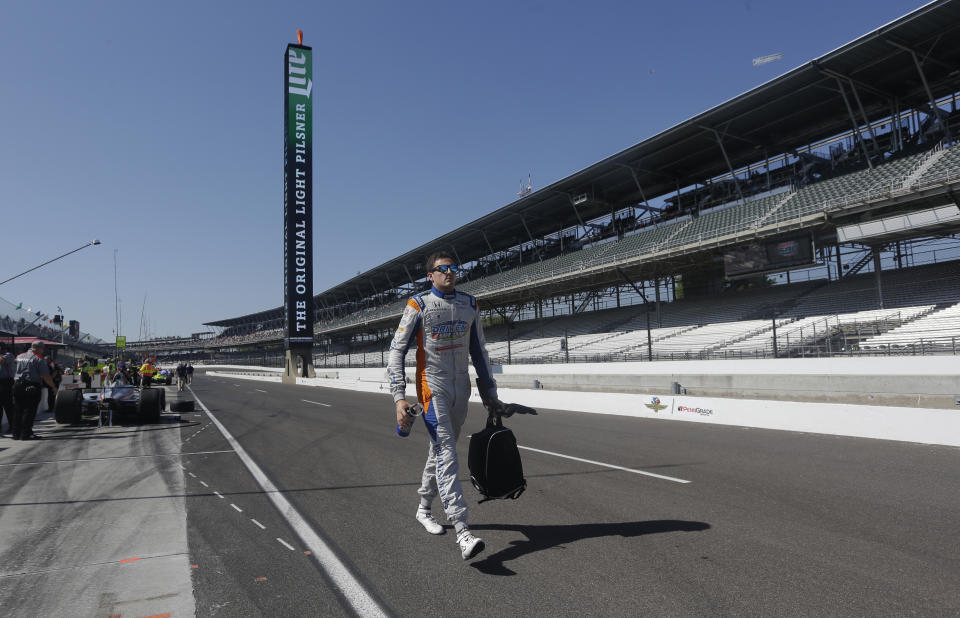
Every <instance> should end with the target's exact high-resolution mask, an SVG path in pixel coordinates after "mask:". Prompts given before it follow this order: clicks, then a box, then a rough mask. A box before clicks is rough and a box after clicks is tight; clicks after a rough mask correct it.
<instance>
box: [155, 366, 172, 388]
mask: <svg viewBox="0 0 960 618" xmlns="http://www.w3.org/2000/svg"><path fill="white" fill-rule="evenodd" d="M153 383H154V384H166V385H167V386H170V385H171V384H173V372H172V371H170V370H169V369H160V370H158V371H157V375H155V376H153Z"/></svg>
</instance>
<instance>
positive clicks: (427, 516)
mask: <svg viewBox="0 0 960 618" xmlns="http://www.w3.org/2000/svg"><path fill="white" fill-rule="evenodd" d="M417 521H419V522H420V525H422V526H423V527H424V528H425V529H426V530H427V532H429V533H430V534H443V532H444V530H443V526H441V525H440V524H439V523H438V522H437V519H436V518H435V517H434V516H433V513H431V512H430V511H428V510H426V509H422V508H419V507H418V508H417Z"/></svg>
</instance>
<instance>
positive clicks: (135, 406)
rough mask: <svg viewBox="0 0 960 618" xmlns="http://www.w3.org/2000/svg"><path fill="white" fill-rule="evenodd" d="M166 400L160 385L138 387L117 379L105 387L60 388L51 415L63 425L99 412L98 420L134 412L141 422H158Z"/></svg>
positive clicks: (110, 420) (103, 420)
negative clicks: (158, 386) (155, 386)
mask: <svg viewBox="0 0 960 618" xmlns="http://www.w3.org/2000/svg"><path fill="white" fill-rule="evenodd" d="M166 404H167V402H166V393H165V392H164V390H163V389H162V388H139V387H136V386H130V385H129V384H126V383H125V382H123V381H119V380H118V381H115V382H114V383H113V384H112V385H111V386H107V387H106V388H85V389H80V388H72V389H64V390H60V391H59V392H57V398H56V400H55V402H54V407H53V416H54V418H55V419H56V421H57V422H58V423H61V424H66V425H70V424H74V423H79V422H80V419H81V418H82V417H83V416H99V422H100V423H104V422H116V421H117V420H118V419H122V418H123V417H125V416H128V415H135V416H136V418H137V421H139V422H141V423H158V422H160V414H161V412H163V409H164V408H165V407H166ZM111 413H112V414H111Z"/></svg>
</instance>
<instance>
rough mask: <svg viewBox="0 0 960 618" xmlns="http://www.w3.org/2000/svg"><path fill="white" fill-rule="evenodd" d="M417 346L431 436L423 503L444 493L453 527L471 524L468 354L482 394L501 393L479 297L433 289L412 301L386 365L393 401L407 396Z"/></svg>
mask: <svg viewBox="0 0 960 618" xmlns="http://www.w3.org/2000/svg"><path fill="white" fill-rule="evenodd" d="M412 345H415V346H416V348H417V376H416V385H417V399H418V400H419V401H420V403H421V404H422V405H423V410H424V413H423V421H424V425H426V427H427V433H428V434H429V435H430V448H429V450H428V452H427V463H426V465H425V466H424V468H423V478H422V480H421V484H420V489H419V490H418V493H419V494H420V504H421V505H422V506H424V507H428V508H429V506H430V505H431V504H432V502H433V499H434V498H436V497H437V495H439V496H440V501H441V502H442V503H443V510H444V512H445V513H446V515H447V519H448V520H449V521H450V522H451V523H453V524H454V526H457V524H460V525H466V523H467V503H466V500H464V497H463V489H462V487H461V486H460V480H459V479H458V478H457V477H458V474H459V465H458V462H457V438H459V437H460V429H461V428H462V427H463V422H464V421H465V420H466V418H467V403H468V401H469V399H470V375H469V373H468V358H467V357H468V355H469V356H470V357H471V358H472V359H473V366H474V369H476V372H477V378H478V380H479V383H480V386H481V389H482V390H483V391H484V392H483V393H482V396H483V398H484V399H485V400H488V399H489V400H496V397H497V383H496V381H494V379H493V376H492V372H491V369H490V360H489V358H488V357H487V350H486V341H485V340H484V338H483V328H482V326H481V324H480V308H479V306H478V304H477V299H476V298H474V297H473V296H470V295H469V294H464V293H463V292H446V293H444V292H441V291H440V290H438V289H437V288H435V287H433V288H431V290H430V291H428V292H423V293H421V294H417V295H416V296H414V297H413V298H411V299H410V300H408V301H407V306H406V307H405V308H404V311H403V317H402V318H401V319H400V326H399V327H398V328H397V332H396V334H395V335H394V336H393V342H392V343H391V344H390V360H389V361H388V363H387V375H388V377H389V379H390V390H391V391H392V393H393V400H394V402H397V401H400V400H401V399H404V395H405V392H406V375H405V373H404V367H403V363H404V358H405V357H406V354H407V350H408V349H409V348H410V347H411V346H412Z"/></svg>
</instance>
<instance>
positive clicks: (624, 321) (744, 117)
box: [159, 0, 960, 367]
mask: <svg viewBox="0 0 960 618" xmlns="http://www.w3.org/2000/svg"><path fill="white" fill-rule="evenodd" d="M957 67H960V1H958V0H944V1H939V2H933V3H931V4H928V5H926V6H924V7H921V8H920V9H917V10H916V11H914V12H913V13H910V14H909V15H906V16H904V17H903V18H900V19H898V20H896V21H894V22H891V23H890V24H887V25H885V26H883V27H881V28H879V29H877V30H875V31H873V32H870V33H868V34H866V35H864V36H863V37H860V38H858V39H857V40H855V41H852V42H850V43H848V44H847V45H844V46H842V47H840V48H838V49H836V50H834V51H832V52H830V53H828V54H826V55H824V56H821V57H819V58H816V59H814V60H811V61H810V62H808V63H806V64H804V65H801V66H800V67H798V68H796V69H794V70H792V71H790V72H788V73H786V74H784V75H782V76H780V77H778V78H776V79H774V80H772V81H770V82H767V83H765V84H762V85H760V86H758V87H757V88H755V89H753V90H751V91H749V92H747V93H744V94H742V95H740V96H738V97H736V98H734V99H731V100H730V101H727V102H724V103H722V104H720V105H718V106H716V107H714V108H712V109H710V110H708V111H706V112H704V113H702V114H700V115H698V116H696V117H694V118H691V119H689V120H686V121H684V122H682V123H680V124H678V125H676V126H674V127H671V128H669V129H667V130H665V131H663V132H662V133H660V134H658V135H655V136H653V137H651V138H649V139H647V140H645V141H643V142H640V143H638V144H636V145H634V146H632V147H630V148H628V149H626V150H624V151H622V152H619V153H616V154H614V155H613V156H611V157H608V158H606V159H604V160H603V161H600V162H598V163H596V164H594V165H591V166H589V167H587V168H585V169H584V170H581V171H579V172H577V173H575V174H573V175H571V176H569V177H567V178H564V179H562V180H559V181H557V182H555V183H553V184H551V185H550V186H548V187H545V188H543V189H541V190H539V191H535V192H532V193H530V194H527V195H523V196H522V197H520V199H518V200H516V201H515V202H513V203H511V204H508V205H506V206H503V207H501V208H498V209H496V210H493V211H491V212H490V213H488V214H485V215H483V216H481V217H479V218H478V219H476V220H475V221H472V222H471V223H469V224H467V225H464V226H462V227H460V228H457V229H455V230H452V231H450V232H448V233H447V234H444V235H443V236H441V237H439V238H436V239H434V240H432V241H430V242H428V243H426V244H424V245H422V246H420V247H417V248H415V249H413V250H411V251H409V252H407V253H405V254H403V255H400V256H397V257H396V258H394V259H392V260H390V261H388V262H386V263H384V264H381V265H380V266H378V267H376V268H373V269H371V270H369V271H367V272H365V273H362V274H360V275H358V276H356V277H354V278H351V279H349V280H347V281H344V282H343V283H341V284H339V285H337V286H334V287H333V288H331V289H329V290H326V291H324V292H323V293H321V294H318V295H317V296H316V297H315V305H316V306H315V311H316V320H315V323H316V326H315V329H316V330H315V334H316V341H317V348H316V350H317V352H318V354H319V355H318V356H317V358H316V365H317V366H318V367H322V366H325V365H326V366H367V367H370V366H382V364H383V361H384V356H385V350H386V347H387V346H388V344H389V339H390V337H391V335H392V333H393V329H394V328H395V327H396V323H397V320H398V319H399V315H400V313H401V312H402V309H403V306H404V303H405V300H406V298H407V297H409V296H410V295H411V294H413V293H416V292H418V291H421V290H423V289H424V288H425V287H426V284H425V281H426V280H425V272H424V268H423V262H424V260H425V258H426V256H427V255H429V254H430V253H433V252H434V251H437V250H446V251H452V252H453V253H454V254H455V255H456V257H457V259H458V261H459V262H460V263H461V264H462V265H463V266H464V268H465V273H464V276H463V277H461V281H460V283H459V284H458V289H460V290H462V291H465V292H468V293H471V294H474V295H475V296H477V297H478V298H479V299H480V301H481V307H482V308H483V309H484V315H485V323H486V333H487V338H488V341H489V342H490V346H489V351H490V354H491V357H492V358H493V360H494V361H495V362H498V363H524V362H575V361H591V360H648V359H658V358H659V359H671V358H731V357H732V358H739V357H758V356H759V357H764V356H807V355H827V354H852V353H858V354H867V353H869V354H876V353H884V354H891V353H951V354H952V353H955V352H954V348H955V346H953V345H952V341H953V339H954V338H955V337H956V333H954V329H955V324H954V323H953V322H952V321H951V316H952V315H953V314H952V313H951V309H950V307H953V306H955V305H956V304H957V303H958V302H960V261H958V260H960V242H958V241H960V239H958V237H957V233H958V232H960V222H958V221H957V220H956V219H950V218H949V217H948V218H947V220H946V222H945V223H942V224H939V225H937V226H936V227H920V226H914V227H910V226H905V227H902V228H901V229H898V230H895V231H893V232H887V233H886V234H885V235H883V236H882V237H880V236H877V237H867V236H861V237H858V238H856V239H855V240H842V239H841V238H840V237H839V230H840V229H841V228H842V229H847V228H849V227H850V226H858V225H859V226H860V227H861V228H868V227H869V225H867V224H870V223H873V222H878V221H881V220H885V219H887V218H891V217H901V218H902V219H904V220H907V219H909V218H908V217H905V216H904V215H911V214H916V213H921V212H925V211H927V210H929V209H932V208H941V207H945V206H950V207H956V206H957V205H958V202H957V198H956V195H958V193H957V191H958V189H960V148H958V146H957V136H958V134H960V113H958V110H957V99H958V96H960V81H958V79H957V74H958V73H957ZM793 246H799V247H800V250H799V254H803V255H804V256H805V255H806V254H805V253H804V251H806V252H808V253H809V256H808V258H804V259H799V258H798V260H795V261H793V262H790V263H787V262H778V261H777V259H778V257H777V255H776V254H777V253H778V252H783V251H785V250H786V249H788V248H790V247H793ZM750 251H753V252H754V254H756V252H757V251H760V252H761V253H762V252H764V251H766V252H767V253H766V254H765V255H766V256H767V257H766V258H764V259H766V260H767V261H766V262H762V263H761V262H756V263H755V262H754V261H743V260H742V256H743V255H753V254H751V253H750ZM799 254H798V255H799ZM738 256H741V257H738ZM771 256H772V257H771ZM738 260H739V261H738ZM758 264H759V265H758ZM648 322H649V324H648ZM208 325H209V326H212V327H214V328H217V329H220V333H219V335H218V336H217V337H214V338H212V339H209V340H205V341H203V342H202V348H203V349H206V350H207V351H208V353H209V354H211V355H213V356H217V357H221V358H232V359H234V360H235V361H237V362H243V359H244V358H253V359H264V358H266V356H269V355H275V354H281V353H282V335H283V330H282V327H283V311H282V308H281V307H276V308H273V309H267V310H264V311H261V312H258V313H256V314H251V315H247V316H239V317H234V318H227V319H221V320H217V321H213V322H209V323H208ZM938 329H940V330H942V332H939V334H938ZM774 330H776V333H774ZM948 342H950V343H951V344H950V345H948ZM917 343H919V346H918V345H916V344H917ZM934 343H935V344H936V345H934ZM173 345H174V344H171V346H170V347H168V348H164V347H163V346H162V345H161V346H159V347H160V348H161V349H170V350H173V349H174V347H173ZM194 345H195V344H194ZM181 347H182V346H181Z"/></svg>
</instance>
